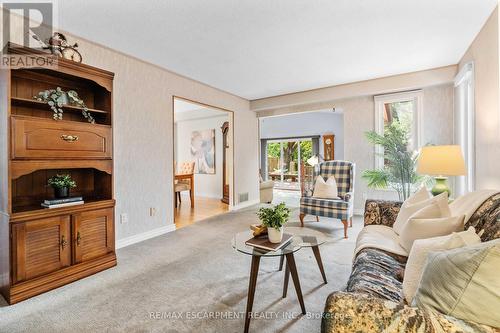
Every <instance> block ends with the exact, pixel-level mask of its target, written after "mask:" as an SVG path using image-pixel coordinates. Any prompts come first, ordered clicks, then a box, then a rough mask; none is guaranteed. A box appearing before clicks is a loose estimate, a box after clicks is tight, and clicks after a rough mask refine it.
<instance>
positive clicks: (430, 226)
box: [399, 201, 465, 252]
mask: <svg viewBox="0 0 500 333" xmlns="http://www.w3.org/2000/svg"><path fill="white" fill-rule="evenodd" d="M442 204H443V202H442V201H441V203H439V202H434V203H432V204H431V205H429V206H427V207H425V208H422V209H421V210H419V211H418V212H416V213H415V214H413V215H412V216H411V217H410V218H409V219H408V222H406V224H405V225H404V226H403V229H402V230H401V232H400V233H399V243H400V244H401V246H402V247H404V248H405V250H406V251H408V252H410V250H411V246H412V245H413V242H414V241H415V240H417V239H424V238H431V237H437V236H446V235H449V234H451V233H452V232H458V231H463V230H464V217H465V215H461V216H450V209H449V208H448V203H447V202H445V203H444V207H443V208H439V206H441V205H442Z"/></svg>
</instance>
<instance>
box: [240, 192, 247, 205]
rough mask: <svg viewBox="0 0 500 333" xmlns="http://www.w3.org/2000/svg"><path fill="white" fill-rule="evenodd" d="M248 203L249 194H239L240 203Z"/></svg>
mask: <svg viewBox="0 0 500 333" xmlns="http://www.w3.org/2000/svg"><path fill="white" fill-rule="evenodd" d="M245 201H248V192H245V193H240V194H238V202H239V203H242V202H245Z"/></svg>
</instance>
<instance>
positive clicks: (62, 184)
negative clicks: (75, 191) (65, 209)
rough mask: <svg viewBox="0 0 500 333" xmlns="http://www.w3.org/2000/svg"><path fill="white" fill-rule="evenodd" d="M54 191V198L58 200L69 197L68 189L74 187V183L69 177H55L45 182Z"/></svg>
mask: <svg viewBox="0 0 500 333" xmlns="http://www.w3.org/2000/svg"><path fill="white" fill-rule="evenodd" d="M47 184H48V185H49V186H52V188H53V189H54V196H55V197H56V198H58V199H60V198H67V197H69V189H70V188H74V187H76V182H75V181H74V180H73V179H71V176H70V175H55V176H54V177H51V178H49V180H48V181H47Z"/></svg>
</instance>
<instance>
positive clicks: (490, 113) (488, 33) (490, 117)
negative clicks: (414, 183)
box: [459, 8, 500, 189]
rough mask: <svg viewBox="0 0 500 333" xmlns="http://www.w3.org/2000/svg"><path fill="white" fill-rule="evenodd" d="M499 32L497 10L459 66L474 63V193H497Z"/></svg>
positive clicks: (499, 178)
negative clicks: (479, 190)
mask: <svg viewBox="0 0 500 333" xmlns="http://www.w3.org/2000/svg"><path fill="white" fill-rule="evenodd" d="M498 30H499V22H498V8H497V9H495V11H494V12H493V13H492V14H491V16H490V18H489V19H488V21H487V22H486V24H485V25H484V26H483V28H482V29H481V31H480V32H479V34H478V35H477V36H476V38H475V40H474V41H473V42H472V44H471V46H470V47H469V49H468V50H467V52H466V53H465V54H464V56H463V57H462V59H461V60H460V63H459V67H460V68H462V67H463V66H464V65H465V64H466V63H468V62H470V61H473V62H474V94H475V96H474V103H475V117H476V119H475V121H476V125H475V129H476V131H475V132H476V135H475V140H476V189H484V188H494V189H500V168H498V157H499V156H500V114H499V98H500V96H499V65H498V62H499V52H498V44H499V40H498V39H499V34H498Z"/></svg>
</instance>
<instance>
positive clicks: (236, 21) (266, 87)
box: [58, 0, 497, 99]
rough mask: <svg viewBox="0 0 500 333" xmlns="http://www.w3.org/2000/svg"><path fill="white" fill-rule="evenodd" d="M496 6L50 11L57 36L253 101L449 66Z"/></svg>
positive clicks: (485, 0) (96, 2)
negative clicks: (56, 19) (77, 39)
mask: <svg viewBox="0 0 500 333" xmlns="http://www.w3.org/2000/svg"><path fill="white" fill-rule="evenodd" d="M496 4H497V0H439V1H436V0H404V1H403V0H377V1H368V0H314V1H311V0H273V1H270V0H210V1H207V0H177V1H175V0H164V1H161V0H149V1H144V0H142V1H141V0H106V1H103V0H86V1H81V0H64V1H59V2H58V13H59V25H60V28H61V29H63V30H66V31H68V32H71V33H73V34H76V35H78V36H81V37H83V38H86V39H89V40H92V41H95V42H97V43H100V44H103V45H106V46H109V47H111V48H113V49H116V50H119V51H122V52H124V53H127V54H130V55H133V56H135V57H138V58H141V59H143V60H145V61H148V62H151V63H154V64H156V65H159V66H162V67H164V68H167V69H169V70H172V71H174V72H176V73H178V74H181V75H184V76H187V77H190V78H192V79H195V80H198V81H201V82H203V83H206V84H208V85H211V86H213V87H216V88H219V89H222V90H224V91H227V92H231V93H233V94H235V95H238V96H241V97H244V98H247V99H258V98H263V97H268V96H274V95H279V94H284V93H290V92H296V91H302V90H308V89H314V88H320V87H325V86H330V85H337V84H342V83H348V82H355V81H361V80H366V79H372V78H377V77H383V76H389V75H394V74H400V73H406V72H413V71H418V70H423V69H429V68H434V67H439V66H445V65H450V64H455V63H457V62H458V61H459V60H460V58H461V56H462V55H463V54H464V52H465V51H466V49H467V47H468V45H470V43H471V42H472V40H473V39H474V37H475V35H476V34H477V33H478V32H479V30H480V29H481V27H482V25H483V24H484V22H485V21H486V19H487V18H488V17H489V15H490V13H491V12H492V11H493V9H494V8H495V6H496ZM82 52H83V53H84V50H82Z"/></svg>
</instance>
